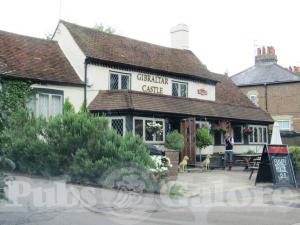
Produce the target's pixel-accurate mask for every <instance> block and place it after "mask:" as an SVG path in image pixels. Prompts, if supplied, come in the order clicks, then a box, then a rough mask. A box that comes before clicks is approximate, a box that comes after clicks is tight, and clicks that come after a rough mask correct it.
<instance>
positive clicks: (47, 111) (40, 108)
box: [27, 90, 63, 118]
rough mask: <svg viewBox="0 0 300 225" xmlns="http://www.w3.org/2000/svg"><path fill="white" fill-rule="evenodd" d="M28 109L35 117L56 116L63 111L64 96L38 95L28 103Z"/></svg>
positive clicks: (32, 97)
mask: <svg viewBox="0 0 300 225" xmlns="http://www.w3.org/2000/svg"><path fill="white" fill-rule="evenodd" d="M50 92H51V90H50ZM27 108H28V109H29V110H30V111H31V112H32V113H33V115H34V116H41V117H43V118H49V117H50V116H56V115H58V114H61V113H62V111H63V96H62V95H59V94H50V93H36V94H34V95H33V96H31V98H30V99H29V101H28V102H27Z"/></svg>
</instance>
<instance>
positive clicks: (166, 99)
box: [53, 21, 273, 164]
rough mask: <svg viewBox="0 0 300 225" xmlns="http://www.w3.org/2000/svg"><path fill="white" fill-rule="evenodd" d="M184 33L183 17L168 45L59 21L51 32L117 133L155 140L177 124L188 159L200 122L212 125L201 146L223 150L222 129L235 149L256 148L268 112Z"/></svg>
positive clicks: (94, 108)
mask: <svg viewBox="0 0 300 225" xmlns="http://www.w3.org/2000/svg"><path fill="white" fill-rule="evenodd" d="M188 36H189V30H188V27H187V26H186V25H183V24H181V25H178V26H176V27H174V28H173V29H172V30H171V40H172V47H171V48H169V47H163V46H159V45H154V44H150V43H146V42H143V41H138V40H134V39H131V38H127V37H123V36H119V35H114V34H107V33H104V32H100V31H97V30H95V29H91V28H87V27H83V26H80V25H76V24H73V23H69V22H66V21H60V22H59V24H58V26H57V28H56V31H55V33H54V35H53V40H55V41H57V43H58V45H59V46H60V48H61V50H62V52H63V53H64V54H65V56H66V58H67V59H68V60H69V62H70V64H71V65H72V66H73V68H74V70H75V71H76V73H77V74H78V76H79V77H80V79H81V81H83V82H84V83H86V84H87V85H86V87H85V89H84V102H85V104H86V106H87V108H88V110H89V111H91V112H92V113H95V114H98V115H106V116H108V117H109V118H110V120H111V127H113V128H114V129H115V130H116V131H117V132H118V133H119V134H120V135H123V134H124V133H125V132H132V133H134V134H135V135H140V136H141V137H142V138H143V140H144V141H145V142H147V143H152V144H155V145H158V146H163V144H164V141H165V136H166V134H168V133H169V132H170V131H172V130H175V129H177V130H179V131H180V132H181V133H182V134H183V135H184V137H185V148H184V151H183V153H182V155H188V156H189V157H190V161H189V163H190V164H197V163H198V161H199V157H197V155H199V150H197V149H196V147H195V130H196V128H198V127H201V126H203V125H208V126H209V127H211V129H212V131H213V132H214V145H213V146H210V147H209V148H207V149H205V151H204V154H213V153H216V152H223V151H224V147H223V135H224V130H228V131H229V132H231V133H232V135H233V136H234V139H235V143H236V146H235V152H236V153H241V152H246V151H248V150H249V149H252V150H257V151H261V148H262V145H263V144H265V143H267V142H268V125H270V124H272V123H273V120H272V118H271V116H270V115H269V114H268V113H267V112H265V111H264V110H261V109H260V108H259V107H257V106H256V105H254V104H253V103H252V102H251V101H250V100H249V99H248V98H247V97H246V96H245V95H243V94H242V92H241V91H240V90H239V89H238V87H237V86H236V85H235V84H234V83H233V82H232V81H231V79H230V78H229V77H227V76H225V75H219V74H215V73H212V72H210V71H208V70H207V68H206V67H205V66H204V65H203V64H202V62H201V61H200V60H199V59H198V58H197V57H196V56H195V55H194V53H193V52H192V51H190V50H188V47H189V46H188V44H189V39H188ZM54 43H55V44H56V42H54ZM249 130H250V131H252V130H253V132H249Z"/></svg>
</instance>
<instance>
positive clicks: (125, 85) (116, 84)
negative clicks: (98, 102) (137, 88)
mask: <svg viewBox="0 0 300 225" xmlns="http://www.w3.org/2000/svg"><path fill="white" fill-rule="evenodd" d="M129 89H130V74H127V73H119V72H110V90H129Z"/></svg>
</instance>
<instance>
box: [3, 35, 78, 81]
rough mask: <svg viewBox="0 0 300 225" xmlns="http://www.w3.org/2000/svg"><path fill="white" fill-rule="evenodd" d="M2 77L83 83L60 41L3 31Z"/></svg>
mask: <svg viewBox="0 0 300 225" xmlns="http://www.w3.org/2000/svg"><path fill="white" fill-rule="evenodd" d="M0 76H9V77H15V78H22V79H31V80H36V81H50V82H58V83H68V84H76V85H78V84H80V85H83V82H82V81H81V80H80V78H79V77H78V76H77V74H76V72H75V71H74V69H73V67H72V66H71V64H70V63H69V62H68V60H67V59H66V57H65V56H64V54H63V52H62V51H61V49H60V47H59V46H58V44H57V42H54V41H49V40H44V39H39V38H33V37H28V36H23V35H18V34H14V33H9V32H4V31H0Z"/></svg>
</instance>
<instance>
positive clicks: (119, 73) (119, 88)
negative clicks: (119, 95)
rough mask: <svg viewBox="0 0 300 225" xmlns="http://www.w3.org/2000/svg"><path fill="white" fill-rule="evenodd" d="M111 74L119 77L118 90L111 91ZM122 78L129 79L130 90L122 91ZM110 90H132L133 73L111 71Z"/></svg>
mask: <svg viewBox="0 0 300 225" xmlns="http://www.w3.org/2000/svg"><path fill="white" fill-rule="evenodd" d="M111 74H116V75H118V89H111V86H110V85H111V81H110V79H111ZM122 76H128V77H129V87H128V89H122V78H121V77H122ZM108 90H110V91H113V90H131V73H124V72H119V71H114V70H110V71H109V78H108Z"/></svg>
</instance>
